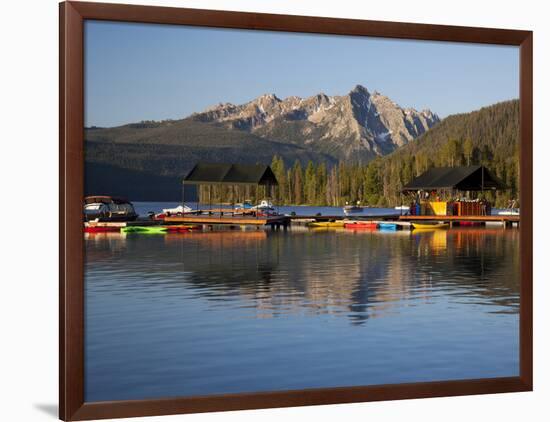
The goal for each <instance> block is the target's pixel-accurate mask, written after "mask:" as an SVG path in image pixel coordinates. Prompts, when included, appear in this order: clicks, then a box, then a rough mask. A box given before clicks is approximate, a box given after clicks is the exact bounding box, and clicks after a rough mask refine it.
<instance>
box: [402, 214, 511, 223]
mask: <svg viewBox="0 0 550 422" xmlns="http://www.w3.org/2000/svg"><path fill="white" fill-rule="evenodd" d="M399 220H400V221H409V222H415V221H445V222H449V223H455V222H456V223H460V222H473V223H502V224H503V225H504V226H511V225H512V224H513V223H517V224H518V225H519V222H520V218H519V215H402V216H400V217H399Z"/></svg>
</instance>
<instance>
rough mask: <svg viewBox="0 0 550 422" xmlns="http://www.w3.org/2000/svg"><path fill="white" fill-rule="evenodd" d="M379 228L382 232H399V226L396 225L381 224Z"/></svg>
mask: <svg viewBox="0 0 550 422" xmlns="http://www.w3.org/2000/svg"><path fill="white" fill-rule="evenodd" d="M378 228H379V229H380V230H397V229H398V226H397V224H395V223H379V224H378Z"/></svg>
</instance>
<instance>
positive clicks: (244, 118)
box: [191, 84, 439, 161]
mask: <svg viewBox="0 0 550 422" xmlns="http://www.w3.org/2000/svg"><path fill="white" fill-rule="evenodd" d="M191 117H192V118H193V119H195V120H199V121H201V122H205V123H213V124H218V125H220V124H221V125H223V126H225V127H227V128H228V129H231V130H244V131H247V132H251V133H254V134H255V135H257V136H261V137H264V138H266V139H269V140H272V141H277V142H284V143H290V144H298V145H303V146H305V147H307V148H312V149H314V150H316V151H317V152H321V153H328V154H331V155H333V156H334V157H335V158H336V159H357V160H361V161H365V160H370V159H372V158H374V157H376V156H380V155H385V154H388V153H390V152H392V151H393V150H395V149H396V148H398V147H400V146H402V145H405V144H407V143H409V142H411V141H412V140H414V139H415V138H416V137H418V136H420V135H421V134H422V133H424V132H425V131H426V130H428V129H429V128H431V127H432V126H433V125H435V124H436V123H437V122H438V121H439V118H438V117H437V115H436V114H434V113H432V112H431V111H430V110H423V111H422V112H418V111H416V110H415V109H412V108H407V109H403V108H401V107H400V106H399V105H398V104H396V103H395V102H394V101H393V100H391V99H390V98H388V97H386V96H384V95H382V94H380V93H379V92H377V91H374V92H373V94H372V95H371V94H370V93H369V91H368V89H367V88H366V87H364V86H363V85H359V84H358V85H356V86H355V87H354V88H353V89H352V90H351V91H350V92H349V93H348V94H347V95H344V96H328V95H326V94H325V93H322V92H321V93H318V94H316V95H313V96H311V97H307V98H301V97H298V96H291V97H287V98H285V99H280V98H279V97H277V95H275V94H264V95H261V96H259V97H257V98H255V99H253V100H251V101H249V102H248V103H245V104H242V105H233V104H230V103H221V104H218V105H217V106H214V107H210V108H208V109H206V110H205V111H204V112H202V113H195V114H193V115H192V116H191Z"/></svg>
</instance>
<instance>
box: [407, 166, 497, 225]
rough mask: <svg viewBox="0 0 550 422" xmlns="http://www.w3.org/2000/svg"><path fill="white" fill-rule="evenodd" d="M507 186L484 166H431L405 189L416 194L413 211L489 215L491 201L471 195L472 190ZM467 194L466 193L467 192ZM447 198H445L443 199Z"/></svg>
mask: <svg viewBox="0 0 550 422" xmlns="http://www.w3.org/2000/svg"><path fill="white" fill-rule="evenodd" d="M497 189H506V186H505V185H504V183H502V181H500V180H499V179H498V178H497V177H496V176H495V175H494V174H493V173H492V172H491V171H489V169H487V168H486V167H484V166H467V167H437V168H432V169H429V170H427V171H425V172H424V173H422V174H421V175H420V176H418V177H416V178H415V179H413V180H412V181H410V182H409V183H407V184H406V185H405V186H404V187H403V189H402V191H403V193H405V194H408V195H409V196H413V197H414V199H413V200H412V201H411V202H412V203H411V209H410V211H411V212H410V213H411V214H412V215H458V216H463V215H490V214H491V205H490V203H489V202H488V201H487V200H485V199H483V198H481V199H479V198H475V199H472V195H471V193H472V192H483V191H494V190H497ZM465 194H466V195H465ZM444 198H445V199H444Z"/></svg>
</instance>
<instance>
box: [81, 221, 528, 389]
mask: <svg viewBox="0 0 550 422" xmlns="http://www.w3.org/2000/svg"><path fill="white" fill-rule="evenodd" d="M518 244H519V236H518V232H517V231H516V230H498V229H496V230H489V229H476V228H467V229H453V230H448V231H447V230H440V231H432V232H430V231H422V232H412V233H411V232H408V231H403V232H396V233H383V232H378V231H349V230H345V229H342V230H323V231H311V230H300V229H297V230H295V229H293V230H291V231H289V232H282V231H281V232H270V231H263V230H253V231H240V230H233V231H229V230H225V231H219V232H191V233H182V234H169V235H139V234H128V235H121V234H118V233H103V234H93V235H88V236H87V237H86V294H87V297H86V301H87V302H86V303H87V307H86V309H87V324H88V326H89V327H90V329H89V330H87V333H89V337H88V344H87V350H89V351H90V354H89V356H90V358H89V367H90V368H95V372H92V371H91V372H90V384H89V385H88V391H89V394H88V396H89V399H90V400H95V399H113V397H111V396H112V395H115V396H116V397H115V398H117V397H118V398H125V399H126V398H144V397H162V396H166V395H181V394H211V393H220V392H240V391H259V390H261V391H265V390H266V389H267V390H269V389H280V388H284V389H286V388H308V387H320V386H329V385H363V384H368V383H377V382H381V383H384V382H407V381H420V380H423V379H425V380H433V379H452V378H453V377H455V378H462V377H479V376H484V375H491V376H498V375H501V374H515V373H516V372H515V371H516V370H517V365H516V363H517V362H516V360H517V350H516V349H515V347H516V345H517V313H518V307H519V249H518ZM153 320H154V321H153ZM377 321H379V322H377ZM459 321H460V325H458V322H459ZM342 323H343V324H344V325H342ZM288 324H292V325H288ZM336 326H337V327H338V331H334V329H333V327H334V328H335V327H336ZM346 326H347V327H349V328H346ZM199 327H200V328H199ZM305 327H307V330H309V331H302V330H304V329H306V328H305ZM182 329H184V331H183V332H180V331H179V330H182ZM358 329H362V330H366V331H364V333H365V334H366V337H365V336H363V335H360V336H359V337H358V335H359V332H357V331H355V330H358ZM173 330H176V331H177V332H178V333H179V334H178V335H176V337H173V336H174V332H173ZM197 330H198V331H197ZM349 330H351V331H349ZM427 330H428V331H427ZM128 333H133V334H132V336H133V337H131V338H130V340H128V339H127V340H128V341H129V342H130V343H132V344H133V343H135V342H136V341H138V340H136V338H138V339H139V338H140V337H141V336H143V335H145V333H149V335H154V336H155V338H156V337H160V339H162V338H164V336H169V335H170V336H172V337H170V340H169V341H170V342H171V344H172V343H173V342H174V341H175V342H176V343H174V344H173V347H174V348H175V350H179V348H180V347H185V349H182V352H181V354H180V355H177V356H172V355H170V356H169V357H166V356H164V354H165V353H166V352H165V351H163V350H161V349H158V350H157V349H156V347H160V346H155V348H154V350H157V354H159V355H160V356H163V359H165V362H170V368H171V369H170V370H174V371H176V373H179V374H180V375H181V376H183V375H182V374H186V375H187V376H190V377H191V379H192V380H193V381H189V380H188V381H187V382H183V380H182V381H177V382H176V381H174V380H172V381H170V382H168V386H164V387H160V386H159V385H156V387H155V388H153V389H152V390H151V388H152V387H150V386H149V387H143V386H140V385H138V383H135V384H132V386H131V388H130V387H128V385H126V384H124V385H125V386H126V388H127V390H125V392H121V391H119V390H117V389H116V388H115V387H106V385H105V382H107V380H108V377H107V374H106V373H105V374H104V377H105V378H101V377H99V379H95V378H94V376H93V375H92V374H95V373H99V374H102V373H103V372H102V370H107V368H110V366H109V365H110V364H112V365H113V367H115V362H117V363H118V365H119V366H118V367H117V371H122V375H121V377H122V379H124V380H125V382H127V380H126V379H125V378H124V374H125V372H124V370H121V369H120V368H121V367H120V365H122V362H123V363H124V365H128V371H145V375H143V377H144V378H143V379H142V380H141V382H145V381H149V382H150V381H151V380H152V379H156V378H155V377H161V374H163V373H164V372H163V371H164V370H165V369H166V368H164V367H163V366H162V364H160V363H158V362H156V363H152V362H149V363H147V364H145V363H144V362H143V359H144V357H143V356H141V355H140V353H139V352H134V353H135V354H132V353H131V354H130V356H128V355H126V357H125V358H124V359H123V358H122V355H120V356H119V355H118V354H117V352H116V350H117V347H113V345H112V344H110V343H109V339H110V338H116V339H117V341H119V340H118V339H119V338H127V337H128V335H129V334H128ZM169 333H170V334H169ZM229 333H230V334H229ZM312 333H315V335H313V334H312ZM111 335H112V336H113V337H111ZM205 335H206V336H207V338H205V337H204V336H205ZM250 336H252V337H250ZM349 336H351V337H349ZM488 336H493V338H492V339H488ZM306 338H307V339H308V341H307V343H304V341H305V339H306ZM191 339H195V340H194V342H193V346H190V343H189V341H191ZM252 339H254V340H252ZM344 339H345V340H344ZM350 339H353V341H350ZM479 339H487V340H479ZM375 340H376V342H377V344H380V345H381V346H380V350H371V349H368V352H367V349H365V348H369V347H371V348H372V346H373V345H372V344H371V342H372V341H375ZM251 341H252V343H250V342H251ZM340 341H344V342H345V346H343V345H342V344H337V343H338V342H340ZM239 342H240V343H239ZM245 344H246V345H247V346H246V347H245V346H244V345H245ZM474 344H475V345H474ZM200 345H202V346H200ZM384 345H385V346H384ZM199 346H200V347H202V348H204V347H206V348H208V349H210V348H211V347H216V348H218V349H219V350H218V354H215V356H210V357H209V358H208V359H209V361H208V363H205V362H203V361H202V360H200V361H197V365H199V363H198V362H202V363H200V368H202V369H197V370H196V372H194V371H193V370H191V369H190V368H189V367H188V365H187V364H186V360H185V359H184V358H183V357H184V356H187V359H191V360H193V359H199V358H201V356H203V354H204V353H205V351H204V350H203V349H201V348H200V347H199ZM314 346H315V347H316V348H317V349H316V351H315V353H317V354H318V353H320V354H321V355H322V356H321V357H319V358H318V361H316V362H315V363H311V365H313V366H315V367H316V365H317V364H320V362H324V365H325V366H324V367H323V368H324V369H323V371H321V372H322V373H317V372H315V374H313V373H312V372H311V371H312V370H313V369H312V367H311V368H310V367H309V366H308V365H309V364H310V363H307V364H304V361H302V360H301V359H306V358H307V356H309V355H308V353H313V352H312V351H311V349H310V348H311V347H314ZM120 347H122V346H120ZM140 347H141V349H140V350H144V349H145V350H147V349H149V348H152V347H153V346H151V345H150V343H147V345H144V344H142V343H140ZM341 347H345V348H349V350H347V349H346V350H347V352H346V355H347V357H346V359H347V361H349V362H356V364H357V365H361V369H360V370H358V371H357V373H351V372H349V370H348V369H344V368H341V359H340V358H341V355H339V353H342V351H341V350H340V352H339V351H338V350H337V349H339V348H341ZM384 347H385V348H384ZM405 347H406V350H404V349H403V348H405ZM504 347H506V352H503V350H504V349H503V348H504ZM388 348H389V349H388ZM494 348H498V350H497V351H498V353H500V355H499V354H498V353H497V354H496V355H495V353H493V352H494V351H495V350H494ZM123 349H124V350H126V349H125V348H123ZM236 350H239V357H238V358H235V359H236V361H237V362H243V364H247V365H249V367H251V368H254V371H256V372H255V374H256V376H257V377H259V378H258V379H257V378H254V379H253V380H252V379H248V378H247V380H248V381H246V382H244V381H242V380H241V381H237V380H236V378H235V377H237V375H236V372H234V370H236V369H235V368H233V365H235V364H236V362H235V361H231V362H229V363H226V364H225V366H224V365H222V364H220V362H221V361H223V362H225V359H226V358H225V357H224V356H225V355H224V353H229V354H231V353H234V352H235V351H236ZM359 350H361V351H360V352H359ZM191 351H194V354H192V355H188V354H189V353H191ZM394 351H395V352H396V353H397V351H400V354H399V355H398V357H396V356H393V357H392V353H393V352H394ZM390 352H391V353H390ZM120 353H122V352H121V351H120ZM209 353H214V352H209ZM258 353H261V354H262V357H259V356H257V354H258ZM428 353H431V355H430V358H427V356H428ZM487 353H489V354H490V355H492V359H493V360H492V361H491V362H490V363H488V362H487V356H486V355H485V354H487ZM365 354H369V355H370V359H371V361H370V362H369V363H366V362H365V361H364V360H363V357H361V356H363V355H365ZM408 354H410V356H408ZM424 354H426V356H424ZM481 354H483V356H481ZM466 355H468V356H470V358H469V359H473V360H472V361H468V362H465V361H464V356H466ZM233 356H234V355H233ZM279 356H281V357H283V356H286V358H287V360H286V361H281V363H280V365H282V367H283V368H286V369H281V370H283V371H287V372H288V371H290V372H288V375H279V376H277V374H275V373H271V372H270V370H268V369H267V368H266V367H265V366H266V365H270V364H274V362H278V359H279ZM290 356H292V358H290ZM499 356H501V359H499ZM203 358H204V359H207V358H206V357H203ZM117 359H120V360H122V362H120V361H119V360H117ZM289 359H290V361H289ZM390 359H394V360H396V359H397V360H398V361H397V362H394V361H391V360H390ZM257 360H258V362H257V364H255V363H254V362H256V361H257ZM306 361H307V359H306ZM129 362H133V363H129ZM285 362H286V363H285ZM292 362H293V363H292ZM438 362H439V364H440V366H441V367H437V368H436V369H434V364H436V363H438ZM458 362H460V363H458ZM482 364H483V365H485V366H482ZM104 365H106V366H104ZM124 365H122V367H124ZM159 365H160V366H159ZM204 365H206V367H204ZM220 365H221V366H220ZM296 365H297V366H296ZM303 365H305V366H304V367H302V366H303ZM377 365H378V366H377ZM380 365H383V366H384V367H385V369H384V370H383V371H382V369H381V368H380V367H379V366H380ZM275 366H276V365H275ZM352 366H353V365H352ZM392 367H393V368H394V370H395V369H399V371H401V372H400V374H401V375H398V374H393V373H392V372H391V368H392ZM98 368H99V369H98ZM308 368H309V369H308ZM148 371H149V372H150V373H149V372H148ZM216 371H217V372H216ZM301 371H302V372H303V371H306V372H307V373H302V378H301V379H300V380H294V381H288V380H289V379H290V378H292V377H291V375H290V374H291V373H296V372H298V373H300V372H301ZM380 371H382V372H380ZM215 373H216V374H217V375H216V376H217V377H219V378H220V379H219V380H217V381H213V380H212V379H211V380H210V382H211V384H209V386H207V385H204V384H202V383H201V382H199V381H198V379H199V378H200V377H204V376H206V377H207V378H208V377H209V376H214V374H215ZM285 373H286V372H285ZM147 374H149V375H147ZM197 377H198V378H197ZM262 377H265V378H262ZM289 377H290V378H289ZM110 382H112V380H111V381H110ZM159 382H160V381H159ZM162 382H164V383H166V382H167V381H166V380H164V381H162ZM180 382H181V383H183V384H180ZM212 383H213V384H212ZM115 384H116V383H115ZM128 388H129V389H128ZM105 389H107V391H108V393H106V392H105ZM172 390H174V391H172ZM107 394H111V396H107Z"/></svg>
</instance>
